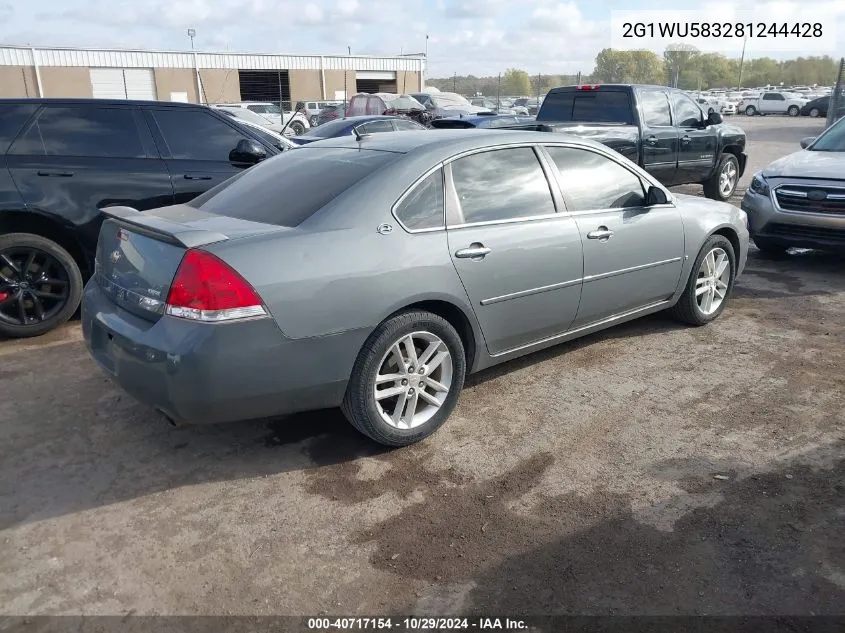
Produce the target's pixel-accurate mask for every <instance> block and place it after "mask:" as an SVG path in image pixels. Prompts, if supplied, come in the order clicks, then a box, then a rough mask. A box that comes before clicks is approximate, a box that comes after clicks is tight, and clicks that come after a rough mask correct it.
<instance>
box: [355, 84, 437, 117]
mask: <svg viewBox="0 0 845 633" xmlns="http://www.w3.org/2000/svg"><path fill="white" fill-rule="evenodd" d="M372 114H387V115H404V116H406V117H408V118H410V119H413V120H414V121H416V122H417V123H420V124H421V125H425V124H426V123H428V122H429V120H430V117H429V115H428V113H427V112H426V109H425V106H423V105H422V104H421V103H420V102H419V101H417V100H416V99H414V97H412V96H411V95H400V94H394V93H390V92H376V93H373V94H369V93H365V92H363V93H360V94H357V95H355V96H354V97H352V98H351V99H350V100H349V104H348V105H347V106H346V116H347V117H353V116H364V115H372Z"/></svg>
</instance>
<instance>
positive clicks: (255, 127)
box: [221, 110, 299, 152]
mask: <svg viewBox="0 0 845 633" xmlns="http://www.w3.org/2000/svg"><path fill="white" fill-rule="evenodd" d="M221 112H224V114H225V111H222V110H221ZM235 118H237V117H235ZM238 124H240V125H241V126H243V127H246V128H249V129H250V131H252V133H253V134H255V135H256V136H257V137H258V138H259V139H261V140H262V141H264V144H265V145H272V146H273V147H275V148H276V149H278V150H280V151H282V152H284V151H287V150H289V149H295V148H297V147H299V144H298V143H294V142H293V141H292V140H291V139H290V138H288V137H287V136H282V135H281V134H278V133H276V132H274V131H273V130H270V129H267V128H266V127H264V126H263V125H259V124H257V123H253V122H251V121H245V120H243V119H238Z"/></svg>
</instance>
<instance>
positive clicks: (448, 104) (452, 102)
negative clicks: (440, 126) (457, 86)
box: [431, 92, 470, 108]
mask: <svg viewBox="0 0 845 633" xmlns="http://www.w3.org/2000/svg"><path fill="white" fill-rule="evenodd" d="M431 100H432V101H434V105H436V106H437V107H439V108H465V107H467V106H468V105H470V102H469V101H467V100H466V99H464V98H463V97H462V96H461V95H459V94H455V93H454V92H440V93H438V94H434V95H431Z"/></svg>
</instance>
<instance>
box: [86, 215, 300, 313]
mask: <svg viewBox="0 0 845 633" xmlns="http://www.w3.org/2000/svg"><path fill="white" fill-rule="evenodd" d="M101 212H102V213H103V215H104V216H105V217H106V220H105V222H103V226H102V228H101V229H100V237H99V240H98V242H97V255H96V266H95V273H94V276H95V279H96V283H97V284H98V285H99V286H100V288H101V289H102V290H103V292H104V293H105V294H106V295H107V296H108V297H109V298H110V299H111V300H112V301H113V302H114V303H116V304H117V305H119V306H120V307H121V308H123V309H125V310H127V311H128V312H131V313H132V314H134V315H136V316H139V317H141V318H144V319H146V320H148V321H157V320H158V319H159V318H161V316H162V315H163V314H164V308H165V304H166V301H167V296H168V293H169V291H170V286H171V284H172V282H173V278H174V277H175V275H176V271H177V270H178V268H179V264H180V263H181V261H182V258H183V256H184V255H185V252H186V251H187V250H188V249H191V248H202V247H204V246H208V245H211V244H215V243H219V242H225V241H227V240H231V239H237V238H244V237H250V236H255V235H262V234H266V233H272V232H277V231H283V230H286V229H285V227H279V226H273V225H268V224H263V223H260V222H251V221H248V220H240V219H237V218H230V217H226V216H221V215H214V214H210V213H205V212H202V211H200V210H199V209H196V208H193V207H189V206H187V205H176V206H172V207H164V208H162V209H156V210H154V211H148V212H144V213H142V212H140V211H137V210H136V209H132V208H131V207H107V208H104V209H101Z"/></svg>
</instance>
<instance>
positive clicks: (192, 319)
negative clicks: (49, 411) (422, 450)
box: [83, 130, 748, 446]
mask: <svg viewBox="0 0 845 633" xmlns="http://www.w3.org/2000/svg"><path fill="white" fill-rule="evenodd" d="M104 213H105V214H106V216H107V217H108V218H109V219H107V220H106V221H105V222H104V224H103V227H102V230H101V233H100V240H99V244H98V248H97V264H96V274H95V275H94V277H93V278H92V280H91V281H90V282H89V283H88V285H87V287H86V289H85V295H84V299H83V329H84V334H85V339H86V341H87V344H88V348H89V350H90V352H91V354H92V356H93V357H94V358H95V359H96V360H97V362H98V363H99V364H100V365H101V366H102V367H103V369H104V370H105V371H106V372H107V373H108V374H109V375H110V376H112V377H113V378H114V380H115V381H117V383H118V384H120V385H121V386H122V387H123V388H124V389H125V390H126V391H127V392H129V393H130V394H132V395H133V396H135V397H136V398H137V399H139V400H141V401H142V402H145V403H148V404H149V405H151V406H152V407H154V408H156V409H157V410H159V411H161V412H162V413H164V414H165V415H166V416H167V417H168V418H170V419H171V420H172V421H174V422H176V423H211V422H225V421H230V420H241V419H252V418H261V417H266V416H270V415H278V414H282V413H292V412H296V411H303V410H308V409H318V408H325V407H335V406H341V407H342V408H343V411H344V413H345V414H346V416H347V417H348V419H349V421H350V422H351V423H352V424H353V425H354V426H355V427H356V428H357V429H359V430H360V431H361V432H363V433H365V434H367V435H368V436H369V437H371V438H372V439H374V440H375V441H377V442H381V443H383V444H386V445H391V446H401V445H406V444H410V443H413V442H416V441H418V440H420V439H422V438H424V437H426V436H428V435H430V434H431V433H433V432H434V431H435V430H436V429H437V428H438V427H439V426H440V425H441V424H443V423H444V422H445V421H446V419H447V418H448V417H449V415H450V413H451V412H452V411H453V409H454V408H455V405H456V403H457V400H458V395H459V393H460V391H461V388H462V386H463V384H464V379H465V377H466V376H467V375H468V374H470V373H472V372H476V371H479V370H481V369H484V368H487V367H490V366H492V365H495V364H497V363H501V362H504V361H507V360H510V359H512V358H516V357H518V356H522V355H524V354H528V353H530V352H534V351H536V350H539V349H542V348H545V347H549V346H551V345H556V344H558V343H561V342H563V341H567V340H570V339H574V338H576V337H579V336H584V335H586V334H589V333H591V332H595V331H598V330H601V329H604V328H607V327H610V326H612V325H616V324H618V323H622V322H624V321H628V320H630V319H634V318H637V317H640V316H643V315H646V314H651V313H654V312H658V311H660V310H667V309H668V310H671V311H672V313H673V314H675V315H676V316H677V317H678V318H679V319H680V320H682V321H684V322H686V323H689V324H691V325H704V324H706V323H708V322H710V321H712V320H713V319H715V318H716V317H717V316H719V314H720V313H721V312H722V311H723V310H724V309H725V305H726V302H727V301H728V298H729V297H730V295H731V290H732V288H733V285H734V280H735V279H736V277H737V275H739V274H740V273H741V272H742V270H743V268H744V266H745V261H746V256H747V253H748V232H747V225H746V216H745V213H743V212H742V211H740V210H739V209H737V208H735V207H733V206H731V205H729V204H725V203H721V202H715V201H712V200H705V199H702V198H694V197H687V196H680V195H673V194H671V193H669V192H668V191H667V190H666V189H664V188H663V187H662V186H661V185H660V184H659V183H658V182H657V181H656V180H654V179H653V178H652V177H651V176H650V175H649V174H647V173H646V172H645V171H643V170H641V169H639V168H638V167H637V166H636V165H634V164H632V163H631V162H629V161H628V160H626V159H624V158H622V157H621V156H620V155H618V154H616V153H614V152H613V151H612V150H609V149H608V148H607V147H605V146H603V145H600V144H597V143H593V142H590V141H586V140H583V139H576V138H568V137H566V136H565V135H561V134H544V133H541V132H521V131H510V130H507V131H505V130H443V131H426V132H397V133H394V134H385V135H376V136H371V137H366V136H365V137H362V138H360V139H355V138H342V139H333V140H327V141H321V142H317V143H313V144H310V145H308V146H305V147H302V148H300V149H298V150H296V151H295V152H285V153H284V154H281V155H279V156H277V157H274V158H272V159H270V160H267V161H266V162H263V163H260V164H258V165H256V166H255V167H252V168H251V169H249V170H247V171H245V172H242V173H241V174H239V175H238V176H235V177H234V178H232V179H231V180H229V181H227V182H225V183H223V184H221V185H219V186H218V187H216V188H214V189H212V190H210V191H208V192H207V193H205V194H203V195H201V196H200V197H199V198H197V199H195V200H194V201H193V202H191V203H189V204H187V205H179V206H170V207H164V208H161V209H156V210H153V211H148V212H143V213H141V212H138V211H136V210H134V209H130V208H126V207H112V208H107V209H104Z"/></svg>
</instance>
